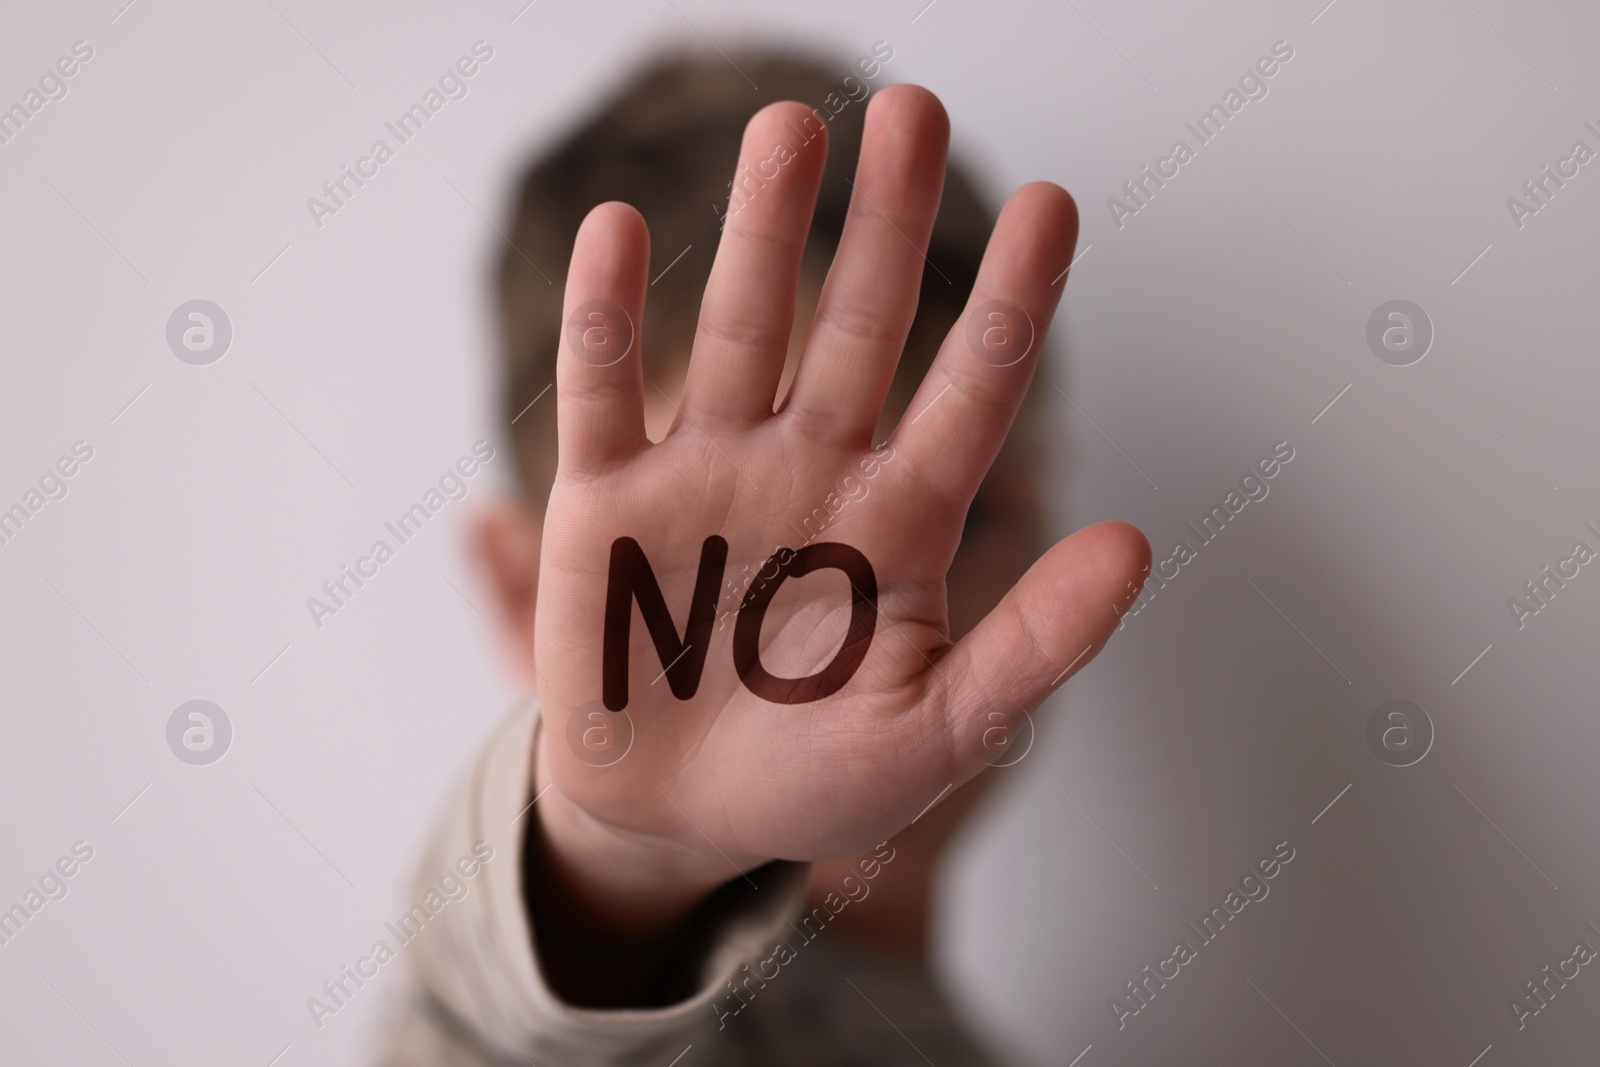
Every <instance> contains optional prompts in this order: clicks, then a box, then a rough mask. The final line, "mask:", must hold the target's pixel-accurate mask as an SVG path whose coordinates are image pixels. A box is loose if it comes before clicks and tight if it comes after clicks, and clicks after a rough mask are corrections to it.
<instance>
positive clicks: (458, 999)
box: [378, 703, 988, 1067]
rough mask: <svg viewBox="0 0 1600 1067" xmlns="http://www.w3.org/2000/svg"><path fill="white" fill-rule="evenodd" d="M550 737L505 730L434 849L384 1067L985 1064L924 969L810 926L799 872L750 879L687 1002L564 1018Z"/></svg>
mask: <svg viewBox="0 0 1600 1067" xmlns="http://www.w3.org/2000/svg"><path fill="white" fill-rule="evenodd" d="M538 723H539V716H538V712H537V708H536V706H535V705H533V704H532V703H529V704H528V705H525V706H523V707H520V708H518V709H517V710H516V711H515V712H513V713H512V714H511V715H510V716H508V717H507V718H506V719H505V720H504V722H502V723H501V725H500V726H499V727H498V728H497V729H496V730H495V732H494V734H493V736H491V737H490V739H489V741H488V743H487V744H486V745H485V747H484V749H483V751H482V752H481V753H480V755H479V757H478V759H477V760H476V762H475V764H474V766H473V767H472V770H471V772H470V773H469V774H468V775H467V777H466V780H465V781H464V783H463V784H462V787H461V788H460V790H459V791H458V792H457V794H456V795H455V797H454V798H453V800H452V801H451V802H450V804H449V805H448V807H447V809H446V811H445V813H444V818H443V820H442V821H441V823H440V825H439V826H438V827H437V828H436V829H435V831H434V833H433V835H432V837H431V838H430V840H429V843H428V845H427V848H426V850H425V853H424V856H423V860H422V864H421V866H420V868H419V871H418V876H417V881H416V893H415V899H416V900H417V901H419V902H421V901H424V900H428V899H429V898H428V894H429V893H432V894H433V896H432V898H431V901H430V904H434V903H436V904H437V905H438V910H437V911H431V910H430V907H427V906H419V907H418V908H416V909H414V916H415V917H414V918H413V919H412V921H411V925H408V926H407V927H406V928H405V930H404V931H403V932H404V933H405V934H406V936H407V937H408V938H410V940H408V941H407V942H406V943H405V945H404V947H403V948H402V949H401V950H400V952H401V954H403V955H404V957H405V959H404V964H405V967H406V970H407V972H408V974H407V980H408V981H409V982H410V989H409V990H408V995H407V997H406V998H405V1001H404V1007H403V1010H402V1011H401V1012H400V1013H399V1014H398V1016H397V1017H396V1018H395V1019H394V1020H393V1023H392V1025H391V1027H390V1029H389V1031H388V1034H387V1041H386V1044H385V1047H384V1049H383V1051H382V1053H381V1055H380V1057H379V1060H378V1063H379V1064H381V1065H382V1067H445V1065H449V1067H488V1065H514V1064H529V1065H533V1067H612V1065H617V1067H621V1065H634V1064H641V1065H642V1064H652V1065H657V1067H701V1065H713V1067H724V1065H727V1067H734V1065H745V1064H760V1065H763V1067H784V1065H787V1064H796V1065H799V1064H805V1065H808V1067H809V1065H818V1064H840V1065H845V1064H857V1063H859V1064H873V1065H877V1067H884V1065H887V1067H894V1065H899V1064H907V1065H911V1064H915V1065H923V1067H925V1065H927V1064H929V1063H934V1064H938V1067H968V1065H973V1067H975V1065H979V1064H984V1063H987V1062H988V1061H987V1060H986V1059H984V1058H983V1057H982V1056H981V1054H980V1053H979V1052H978V1051H977V1050H976V1048H975V1047H974V1046H973V1045H972V1044H971V1042H970V1040H969V1039H968V1038H967V1037H966V1035H965V1034H964V1033H963V1032H962V1031H961V1029H960V1027H959V1026H958V1025H957V1024H956V1022H955V1021H954V1018H953V1015H952V1012H951V1011H950V1008H949V1005H948V1004H947V1003H946V1002H945V1000H944V998H943V997H942V996H941V995H940V994H939V992H938V990H937V989H936V988H935V987H934V986H933V985H932V983H931V982H930V981H929V979H928V978H927V976H926V975H925V974H924V973H923V972H922V971H921V970H920V968H915V967H909V966H905V965H902V964H899V963H896V962H892V961H886V960H883V959H880V958H877V957H874V956H871V955H868V954H866V953H864V952H860V951H857V950H855V949H854V948H852V946H851V945H850V944H849V943H848V942H847V941H846V938H845V937H844V935H843V934H840V933H837V932H835V931H832V930H829V929H828V928H827V926H826V925H825V921H824V920H825V919H826V918H827V912H826V911H825V910H824V911H822V912H820V913H816V912H813V913H809V914H808V915H806V916H805V917H802V912H803V911H804V909H805V904H806V878H807V875H808V872H809V868H808V867H807V866H806V865H805V864H799V863H782V862H779V863H773V864H769V865H767V866H766V867H763V868H761V869H760V870H759V871H756V872H751V874H752V876H753V877H754V878H755V881H756V883H757V885H758V886H759V889H758V890H752V891H748V892H743V893H742V894H741V893H736V894H730V895H729V901H728V903H727V904H726V906H724V907H723V908H721V910H720V911H719V912H718V913H717V914H716V915H714V916H713V917H712V918H711V920H710V921H711V923H712V928H711V931H710V946H711V947H710V950H709V951H708V952H706V953H704V954H703V956H702V957H701V959H700V960H699V962H698V964H697V965H696V969H697V973H696V974H695V975H694V976H693V981H692V982H691V983H690V985H691V986H692V987H693V988H694V990H695V992H694V993H693V994H692V995H691V996H689V997H688V998H687V999H685V1000H682V1001H680V1002H678V1003H676V1004H672V1005H670V1006H667V1007H661V1008H649V1009H619V1010H595V1009H586V1008H580V1007H575V1006H573V1005H571V1004H567V1003H565V1002H563V1001H562V1000H561V999H560V998H559V997H557V996H556V995H555V994H554V993H553V992H552V991H551V990H550V987H549V986H548V985H547V984H546V982H545V980H544V977H543V975H542V974H541V971H540V965H539V958H538V954H537V951H536V947H535V940H534V931H533V929H532V925H531V922H530V919H529V915H528V908H527V906H526V904H525V903H524V897H523V886H522V870H523V855H522V853H523V848H524V843H525V841H526V833H525V831H526V829H527V820H528V819H529V818H532V817H533V815H532V812H531V811H530V810H529V808H530V801H531V800H532V795H531V791H530V783H529V774H528V766H529V762H530V761H529V759H528V754H529V753H530V752H531V751H532V746H533V740H534V736H535V731H536V730H537V729H538ZM491 849H492V855H490V858H489V859H487V860H484V859H483V857H484V856H485V855H486V854H489V850H491ZM464 860H465V862H463V861H464ZM474 860H476V861H478V862H473V861H474ZM467 871H472V872H473V873H472V874H471V875H470V876H468V875H467V874H466V872H467ZM445 875H451V876H452V880H451V881H448V882H446V883H445V885H446V887H447V888H448V889H451V890H454V892H453V893H452V894H451V895H450V896H449V897H448V898H445V897H443V896H441V894H440V882H441V878H442V877H444V876H445ZM457 886H461V887H464V889H465V892H464V895H460V890H458V889H456V888H455V887H457ZM808 919H809V921H807V920H808ZM413 926H416V927H419V928H420V929H418V930H417V931H416V932H413V930H412V927H413ZM735 982H737V983H738V984H737V985H734V984H731V983H735Z"/></svg>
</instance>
